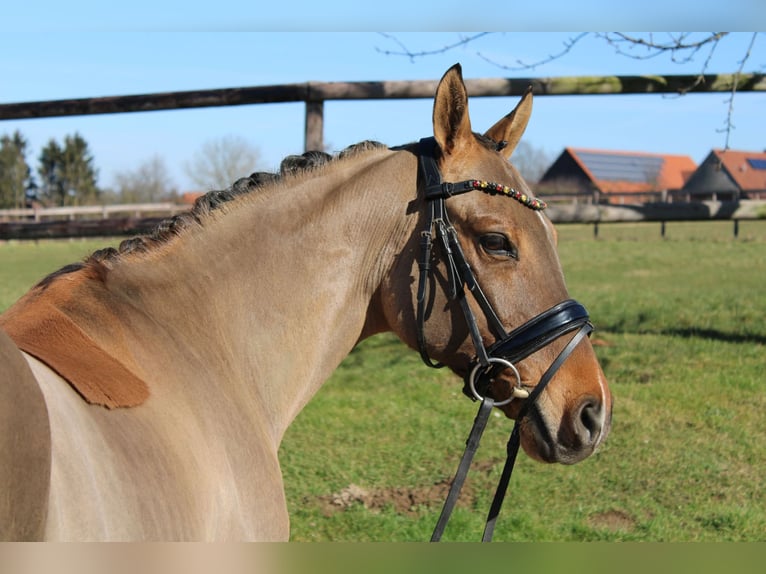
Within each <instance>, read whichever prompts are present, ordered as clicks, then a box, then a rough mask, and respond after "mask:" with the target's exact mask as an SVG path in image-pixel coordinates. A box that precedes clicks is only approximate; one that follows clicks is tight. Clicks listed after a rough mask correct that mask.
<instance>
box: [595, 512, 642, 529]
mask: <svg viewBox="0 0 766 574" xmlns="http://www.w3.org/2000/svg"><path fill="white" fill-rule="evenodd" d="M588 524H589V525H590V526H591V527H593V528H599V529H604V530H609V531H611V532H617V531H624V532H631V531H633V529H634V528H635V527H636V521H635V519H634V518H633V517H632V516H630V515H629V514H628V513H627V512H624V511H622V510H607V511H606V512H599V513H597V514H592V515H591V516H590V517H589V518H588Z"/></svg>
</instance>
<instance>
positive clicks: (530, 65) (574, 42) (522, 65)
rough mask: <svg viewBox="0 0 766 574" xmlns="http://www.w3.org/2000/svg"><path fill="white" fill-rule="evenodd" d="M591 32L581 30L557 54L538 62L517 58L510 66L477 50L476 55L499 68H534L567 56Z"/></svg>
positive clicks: (515, 69)
mask: <svg viewBox="0 0 766 574" xmlns="http://www.w3.org/2000/svg"><path fill="white" fill-rule="evenodd" d="M589 34H590V32H581V33H579V34H578V35H577V36H575V37H574V38H569V39H567V40H566V41H565V42H564V48H563V49H562V50H561V51H560V52H557V53H555V54H550V55H548V56H547V57H545V58H543V59H542V60H538V61H536V62H531V63H528V62H524V61H523V60H516V65H515V66H508V65H507V64H501V63H499V62H497V61H495V60H492V59H490V58H488V57H487V56H485V55H484V54H482V53H481V52H477V53H476V55H477V56H479V57H480V58H481V59H482V60H484V61H485V62H487V63H489V64H492V65H493V66H496V67H498V68H501V69H503V70H511V71H519V70H534V69H535V68H537V67H538V66H542V65H543V64H548V63H550V62H553V61H554V60H558V59H559V58H562V57H564V56H566V55H567V54H568V53H569V52H571V51H572V49H573V48H574V47H575V46H576V45H577V43H578V42H579V41H580V40H582V39H583V38H585V37H586V36H588V35H589Z"/></svg>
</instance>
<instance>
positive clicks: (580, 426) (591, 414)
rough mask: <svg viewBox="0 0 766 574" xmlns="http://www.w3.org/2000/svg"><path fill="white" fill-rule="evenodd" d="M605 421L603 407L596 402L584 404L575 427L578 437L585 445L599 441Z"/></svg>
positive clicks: (589, 401)
mask: <svg viewBox="0 0 766 574" xmlns="http://www.w3.org/2000/svg"><path fill="white" fill-rule="evenodd" d="M603 419H604V417H603V415H602V409H601V405H599V404H598V403H597V402H596V401H594V400H586V401H585V402H584V403H583V405H582V407H581V408H580V416H579V417H578V419H577V423H576V425H575V426H576V432H577V435H578V436H579V437H580V439H581V440H582V442H583V444H593V443H594V442H596V441H597V440H598V437H599V435H600V433H601V427H602V426H603Z"/></svg>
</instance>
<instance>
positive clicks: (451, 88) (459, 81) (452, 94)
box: [433, 64, 474, 155]
mask: <svg viewBox="0 0 766 574" xmlns="http://www.w3.org/2000/svg"><path fill="white" fill-rule="evenodd" d="M433 122H434V137H435V138H436V142H437V143H438V144H439V147H440V148H441V150H442V152H443V153H445V154H447V155H449V154H451V153H453V152H455V151H456V150H459V149H460V148H461V147H462V146H463V145H464V144H466V143H467V142H470V141H473V139H474V137H473V134H472V133H471V120H470V118H469V117H468V92H467V91H466V89H465V83H463V72H462V68H461V67H460V64H455V65H454V66H452V67H451V68H450V69H449V70H447V72H446V73H445V74H444V76H442V79H441V81H440V82H439V86H438V87H437V88H436V97H435V99H434V115H433Z"/></svg>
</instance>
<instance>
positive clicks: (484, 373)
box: [417, 137, 593, 542]
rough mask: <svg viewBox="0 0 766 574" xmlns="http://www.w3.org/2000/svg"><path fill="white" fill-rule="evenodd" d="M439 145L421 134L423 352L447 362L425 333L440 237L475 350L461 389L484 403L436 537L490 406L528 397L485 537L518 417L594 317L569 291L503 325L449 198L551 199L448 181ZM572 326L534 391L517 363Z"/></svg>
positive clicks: (451, 294)
mask: <svg viewBox="0 0 766 574" xmlns="http://www.w3.org/2000/svg"><path fill="white" fill-rule="evenodd" d="M500 145H502V144H500ZM436 148H437V144H436V141H435V139H434V138H432V137H431V138H423V139H422V140H420V144H419V166H420V168H419V169H420V176H421V178H422V182H423V186H424V189H425V199H426V206H427V221H426V228H425V230H423V231H422V232H421V240H420V259H419V260H418V268H419V281H418V292H417V340H418V348H419V351H420V356H421V358H422V359H423V362H424V363H425V364H426V365H428V366H429V367H433V368H440V367H443V366H444V365H442V364H441V363H435V362H434V361H433V360H432V359H431V357H430V356H429V354H428V350H427V345H426V335H425V324H426V320H427V313H428V310H429V308H430V306H431V305H430V297H428V295H429V294H432V293H433V289H432V280H433V278H432V273H431V270H432V258H433V246H434V240H435V239H436V240H437V241H438V246H439V252H440V254H441V257H442V259H443V260H444V263H445V265H446V269H447V277H448V287H447V296H448V298H449V299H450V300H452V301H457V302H458V303H459V305H460V308H461V310H462V312H463V315H464V317H465V321H466V324H467V326H468V332H469V333H470V336H471V341H472V343H473V346H474V349H475V351H476V356H475V358H474V359H473V361H472V363H471V365H470V366H469V369H468V374H467V375H466V377H465V385H464V388H463V392H464V393H465V394H466V395H468V396H469V397H470V398H471V399H473V400H478V401H481V404H480V406H479V411H478V413H477V414H476V418H475V420H474V423H473V427H472V429H471V432H470V434H469V436H468V439H467V441H466V448H465V451H464V453H463V456H462V458H461V460H460V464H459V465H458V469H457V472H456V474H455V478H454V479H453V481H452V485H451V487H450V490H449V493H448V494H447V499H446V500H445V502H444V507H443V508H442V512H441V515H440V516H439V519H438V521H437V523H436V527H435V528H434V532H433V535H432V536H431V541H432V542H437V541H439V540H440V539H441V536H442V534H443V533H444V529H445V528H446V526H447V522H448V521H449V518H450V516H451V514H452V510H453V509H454V506H455V504H456V503H457V499H458V497H459V495H460V490H461V488H462V486H463V483H464V482H465V479H466V477H467V475H468V470H469V468H470V466H471V462H472V460H473V456H474V454H475V453H476V450H477V449H478V447H479V441H480V440H481V435H482V434H483V432H484V429H485V427H486V424H487V421H488V420H489V415H490V413H491V411H492V408H493V407H496V406H503V405H505V404H508V403H510V402H511V401H512V400H514V399H520V400H524V404H523V405H522V406H521V410H520V411H519V414H518V415H517V417H516V422H515V424H514V426H513V430H512V431H511V435H510V438H509V439H508V444H507V447H506V453H507V457H506V462H505V465H504V468H503V472H502V474H501V477H500V480H499V482H498V485H497V489H496V491H495V496H494V499H493V501H492V504H491V506H490V510H489V513H488V515H487V521H486V525H485V528H484V534H483V536H482V541H483V542H489V541H491V540H492V534H493V532H494V528H495V523H496V521H497V517H498V514H499V512H500V508H501V507H502V504H503V500H504V498H505V493H506V491H507V489H508V484H509V482H510V479H511V474H512V472H513V466H514V464H515V461H516V455H517V454H518V451H519V446H520V444H521V438H520V424H521V422H522V421H523V420H524V418H525V417H526V416H527V414H528V413H529V411H530V410H531V409H532V408H534V405H535V402H536V400H537V398H538V397H539V396H540V394H541V393H542V392H543V390H544V389H545V387H546V386H547V385H548V383H549V382H550V381H551V379H552V378H553V376H554V375H555V374H556V372H557V371H558V369H559V368H560V367H561V365H562V364H563V363H564V361H566V359H567V358H568V357H569V355H570V354H571V353H572V351H574V349H575V347H576V346H577V345H578V344H579V342H580V341H581V340H582V339H583V338H584V337H586V336H588V335H589V334H590V332H591V331H592V330H593V325H592V324H591V323H590V317H589V316H588V312H587V311H586V309H585V307H583V306H582V305H581V304H580V303H578V302H577V301H574V300H572V299H568V300H566V301H563V302H562V303H559V304H558V305H555V306H553V307H551V308H550V309H548V310H546V311H543V312H542V313H540V314H539V315H537V316H535V317H533V318H532V319H530V320H529V321H527V322H526V323H524V324H522V325H521V326H520V327H517V328H516V329H514V330H512V331H511V332H508V331H507V330H506V329H505V327H504V325H503V323H502V321H501V320H500V318H499V317H498V315H497V313H496V312H495V310H494V308H493V307H492V304H491V303H490V302H489V300H488V299H487V297H486V296H485V295H484V293H483V292H482V290H481V287H480V285H479V283H478V281H477V280H476V276H475V275H474V273H473V270H472V269H471V266H470V265H469V264H468V261H467V260H466V258H465V255H464V252H463V249H462V247H461V245H460V240H459V238H458V235H457V231H456V230H455V228H454V227H453V225H452V223H450V220H449V216H448V214H447V208H446V200H447V199H449V198H450V197H452V196H454V195H458V194H462V193H468V192H470V191H474V190H479V191H482V192H485V193H490V194H493V195H495V194H502V195H506V196H509V197H511V198H513V199H515V200H517V201H519V202H520V203H522V204H523V205H525V206H526V207H528V208H530V209H534V210H542V209H544V208H545V207H546V206H545V203H544V202H542V201H540V200H539V199H536V198H533V197H531V196H528V195H526V194H523V193H520V192H518V191H516V190H515V189H513V188H509V187H507V186H503V185H500V184H496V183H488V182H485V181H479V180H466V181H461V182H458V183H450V182H443V181H442V178H441V173H440V172H439V167H438V165H437V163H436ZM467 293H470V294H471V295H472V296H473V298H474V299H475V301H476V302H477V303H478V305H479V308H480V309H481V311H482V313H483V314H484V316H485V318H486V321H487V324H488V326H489V328H490V330H491V331H492V334H493V336H494V337H495V342H494V343H493V344H491V345H490V346H485V344H484V340H483V338H482V336H481V333H480V330H479V326H478V322H477V320H476V316H475V315H474V313H473V310H472V309H471V307H470V305H469V304H468V299H467V297H466V295H467ZM573 331H576V333H575V334H574V336H573V337H572V339H570V341H569V342H568V343H567V345H566V346H565V347H564V349H563V350H562V351H561V352H560V353H559V354H558V356H557V357H556V359H555V360H554V361H553V362H552V363H551V365H550V366H549V367H548V370H547V371H545V373H544V374H543V376H542V377H541V378H540V381H539V382H538V383H537V385H535V387H534V388H533V389H532V390H531V391H527V390H526V389H524V388H523V386H522V383H521V376H520V375H519V372H518V370H517V369H516V367H515V365H514V363H517V362H518V361H521V360H522V359H524V358H526V357H528V356H530V355H532V354H533V353H535V352H536V351H538V350H540V349H542V348H543V347H545V346H546V345H548V344H549V343H551V342H553V341H554V340H556V339H558V338H559V337H561V336H563V335H565V334H567V333H571V332H573ZM505 370H510V371H511V372H512V373H513V374H514V375H515V378H516V385H515V386H514V387H512V388H511V391H510V395H509V396H508V398H506V399H503V400H500V401H496V400H495V399H494V398H493V397H492V396H491V389H490V383H491V382H492V379H493V377H495V376H497V375H499V374H500V373H501V372H503V371H505Z"/></svg>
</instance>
